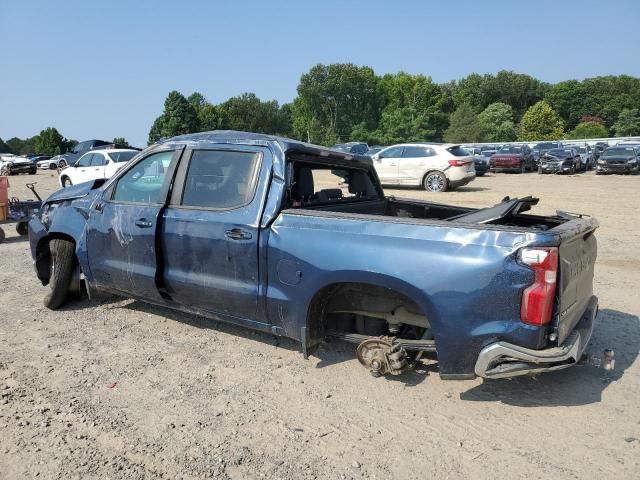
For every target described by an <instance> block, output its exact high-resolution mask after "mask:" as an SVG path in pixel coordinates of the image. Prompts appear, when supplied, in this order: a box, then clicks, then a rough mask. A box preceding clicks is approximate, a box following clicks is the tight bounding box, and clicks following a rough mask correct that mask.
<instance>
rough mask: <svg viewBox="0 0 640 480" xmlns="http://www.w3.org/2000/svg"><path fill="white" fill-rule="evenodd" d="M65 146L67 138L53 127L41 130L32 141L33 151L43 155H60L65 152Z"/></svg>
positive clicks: (66, 146)
mask: <svg viewBox="0 0 640 480" xmlns="http://www.w3.org/2000/svg"><path fill="white" fill-rule="evenodd" d="M67 148H68V140H67V139H66V138H64V137H63V136H62V135H61V134H60V132H58V130H56V129H55V128H53V127H49V128H46V129H44V130H42V131H41V132H40V134H39V135H38V136H37V137H35V140H34V142H33V150H34V153H41V154H43V155H60V154H61V153H64V152H66V151H67Z"/></svg>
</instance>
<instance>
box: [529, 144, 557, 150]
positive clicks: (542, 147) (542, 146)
mask: <svg viewBox="0 0 640 480" xmlns="http://www.w3.org/2000/svg"><path fill="white" fill-rule="evenodd" d="M533 148H535V149H536V150H549V149H551V148H558V144H557V143H555V142H546V143H539V144H537V145H536V146H535V147H533Z"/></svg>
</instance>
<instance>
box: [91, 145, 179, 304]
mask: <svg viewBox="0 0 640 480" xmlns="http://www.w3.org/2000/svg"><path fill="white" fill-rule="evenodd" d="M181 152H182V148H180V149H178V150H173V149H171V150H163V151H155V152H153V153H151V154H149V155H148V156H146V157H144V158H142V159H141V160H140V161H137V162H136V163H135V164H133V165H131V166H130V167H128V169H127V171H126V172H125V173H124V174H123V175H121V176H120V177H119V178H118V179H117V181H116V182H114V184H113V185H111V186H110V187H109V188H108V189H106V190H105V192H104V194H103V198H102V199H101V200H100V201H98V202H97V203H96V204H95V205H94V207H93V209H92V211H91V213H90V214H89V219H88V221H87V235H86V239H87V252H88V256H89V268H90V270H91V274H92V276H93V278H94V280H95V281H96V282H97V283H98V284H100V285H102V286H104V287H107V288H109V289H112V290H118V291H121V292H124V293H126V294H132V295H134V296H138V297H142V298H148V299H151V300H157V299H160V298H161V297H160V294H159V291H158V289H157V286H156V279H155V277H156V268H157V264H156V254H157V250H156V227H157V222H158V217H159V214H160V212H161V210H162V208H163V207H164V205H165V204H166V199H167V195H168V192H169V185H170V183H171V178H172V177H173V171H174V170H175V167H176V164H177V162H178V160H179V157H180V154H181Z"/></svg>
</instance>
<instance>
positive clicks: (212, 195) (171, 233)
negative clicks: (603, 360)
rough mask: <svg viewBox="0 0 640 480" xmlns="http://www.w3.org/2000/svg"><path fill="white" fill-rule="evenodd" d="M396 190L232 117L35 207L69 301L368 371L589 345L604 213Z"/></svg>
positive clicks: (506, 370)
mask: <svg viewBox="0 0 640 480" xmlns="http://www.w3.org/2000/svg"><path fill="white" fill-rule="evenodd" d="M536 202H537V199H534V198H531V197H527V198H521V199H517V198H514V199H504V200H503V201H502V202H500V203H498V204H496V205H494V206H492V207H489V208H481V209H475V208H464V207H456V206H450V205H445V204H441V203H433V202H424V201H415V200H405V199H400V198H395V197H392V196H385V194H384V192H383V190H382V188H381V186H380V182H379V180H378V177H377V175H376V171H375V169H374V167H373V164H372V160H371V159H370V158H369V157H366V156H358V155H353V154H350V153H346V152H338V151H335V150H329V149H326V148H323V147H318V146H314V145H309V144H305V143H301V142H298V141H294V140H287V139H283V138H279V137H274V136H268V135H259V134H251V133H244V132H233V131H216V132H208V133H197V134H192V135H184V136H178V137H174V138H170V139H165V140H162V141H160V142H159V143H157V144H155V145H153V146H151V147H149V148H147V149H146V150H144V151H142V152H141V153H139V154H138V155H136V156H135V157H134V158H133V159H132V160H131V161H130V162H129V163H128V164H127V165H126V166H125V167H124V168H123V169H121V170H120V171H119V172H118V173H117V174H116V175H114V177H112V178H111V179H107V180H105V179H100V180H95V181H92V182H87V183H82V184H79V185H74V186H71V187H68V188H65V189H63V190H60V191H58V192H56V193H54V194H53V195H51V196H50V197H49V198H48V199H47V200H46V201H45V203H44V206H43V208H42V210H41V215H40V216H39V217H34V218H33V219H32V220H31V222H30V225H29V227H30V243H31V253H32V255H33V259H34V261H35V269H36V272H37V276H38V278H39V279H40V280H41V281H42V283H43V284H44V285H46V284H49V285H50V290H49V292H48V294H47V296H46V298H45V305H46V306H48V307H49V308H52V309H55V308H59V307H61V306H62V305H64V304H65V302H66V301H67V300H68V299H70V298H72V297H73V296H74V295H77V293H78V292H79V291H80V290H81V289H82V288H84V286H83V285H85V286H86V288H87V290H88V293H89V296H92V295H94V294H95V293H98V292H109V293H114V294H118V295H123V296H127V297H132V298H137V299H141V300H143V301H146V302H150V303H154V304H158V305H163V306H166V307H170V308H173V309H177V310H181V311H184V312H191V313H195V314H199V315H203V316H206V317H211V318H215V319H221V320H224V321H228V322H232V323H236V324H240V325H244V326H246V327H250V328H254V329H257V330H262V331H265V332H271V333H273V334H275V335H282V336H286V337H290V338H292V339H295V340H298V341H300V342H301V344H302V350H303V352H304V354H305V356H306V355H308V354H311V353H313V351H314V349H315V347H316V346H317V345H318V344H319V343H320V342H322V341H323V340H324V339H329V338H338V339H341V340H344V341H347V342H352V343H354V344H357V345H358V346H357V349H356V355H357V357H358V359H359V361H360V362H361V363H362V364H363V365H364V366H365V367H367V368H368V369H369V370H370V371H371V373H372V374H374V375H382V374H398V373H401V372H402V371H403V370H405V369H406V368H408V367H409V366H411V365H412V364H414V363H415V361H416V360H417V359H418V358H419V357H420V356H421V355H423V354H426V355H435V356H437V359H438V362H439V370H440V375H441V376H442V377H443V378H446V379H467V378H473V377H475V376H481V377H489V378H497V377H508V376H514V375H520V374H527V373H538V372H542V371H548V370H556V369H561V368H565V367H569V366H570V365H573V364H575V363H576V362H578V361H579V359H580V358H581V356H582V354H583V352H584V350H585V347H586V346H587V344H588V342H589V339H590V337H591V332H592V330H593V324H594V321H595V318H596V313H597V311H598V300H597V298H596V297H595V296H594V295H593V290H592V282H593V271H594V263H595V260H596V239H595V235H594V232H595V230H596V228H597V227H598V223H597V222H596V220H595V219H593V218H591V217H588V216H582V215H574V214H569V213H562V212H558V213H557V214H556V215H552V216H541V215H532V214H530V213H526V212H527V210H529V209H530V207H531V206H532V205H534V204H535V203H536Z"/></svg>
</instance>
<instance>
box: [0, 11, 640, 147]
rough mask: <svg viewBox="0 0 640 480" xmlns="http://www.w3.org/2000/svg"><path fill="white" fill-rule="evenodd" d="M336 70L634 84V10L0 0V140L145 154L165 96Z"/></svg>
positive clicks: (276, 92)
mask: <svg viewBox="0 0 640 480" xmlns="http://www.w3.org/2000/svg"><path fill="white" fill-rule="evenodd" d="M336 62H352V63H355V64H358V65H368V66H370V67H372V68H373V69H374V70H375V72H376V73H377V74H384V73H394V72H398V71H406V72H409V73H414V74H417V73H421V74H424V75H430V76H431V77H432V78H433V79H434V81H437V82H446V81H449V80H456V79H460V78H462V77H464V76H466V75H468V74H469V73H472V72H477V73H495V72H497V71H499V70H503V69H506V70H514V71H516V72H520V73H527V74H530V75H533V76H534V77H536V78H539V79H541V80H543V81H547V82H558V81H561V80H566V79H570V78H576V79H583V78H588V77H593V76H597V75H618V74H628V75H633V76H640V1H639V0H608V1H591V0H581V1H573V0H565V1H563V0H538V1H534V0H529V1H523V0H508V1H505V0H493V1H490V0H467V1H463V0H447V1H439V2H435V1H427V0H425V1H401V0H396V1H394V2H392V1H377V0H369V1H348V0H342V1H337V0H335V1H334V0H325V1H322V2H317V1H315V2H311V1H306V2H305V1H298V2H294V1H290V2H284V1H276V0H268V1H241V0H234V1H227V2H217V1H213V0H211V1H188V0H182V1H180V2H178V1H150V0H136V1H120V0H109V1H100V2H97V1H67V0H56V1H40V0H18V1H13V0H0V138H2V139H4V140H8V139H9V138H11V137H14V136H18V137H20V138H24V137H30V136H33V135H35V134H37V133H39V132H40V130H42V129H44V128H46V127H49V126H54V127H56V128H57V129H58V130H59V131H60V133H62V135H64V136H66V137H67V138H74V139H76V140H80V141H82V140H86V139H91V138H100V139H105V140H110V139H112V138H113V137H116V136H117V137H121V136H124V137H125V138H126V139H127V140H128V141H129V142H130V143H132V144H134V145H137V146H144V145H146V140H147V135H148V132H149V128H150V127H151V124H152V123H153V121H154V119H155V118H156V117H157V116H158V115H159V114H160V113H161V111H162V106H163V102H164V99H165V97H166V95H167V93H168V92H169V91H171V90H178V91H180V92H182V93H183V94H185V95H189V94H191V93H192V92H194V91H199V92H201V93H202V94H204V95H205V97H207V99H208V100H209V101H211V102H213V103H219V102H222V101H224V100H226V99H227V98H229V97H231V96H235V95H239V94H241V93H243V92H254V93H256V94H257V95H258V96H259V97H260V98H262V99H263V100H268V99H276V100H278V101H279V102H281V103H284V102H289V101H291V100H292V99H293V98H294V97H295V96H296V87H297V85H298V81H299V80H300V76H301V75H302V74H303V73H305V72H307V71H308V70H309V69H310V68H311V67H312V66H314V65H315V64H318V63H324V64H327V63H336Z"/></svg>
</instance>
